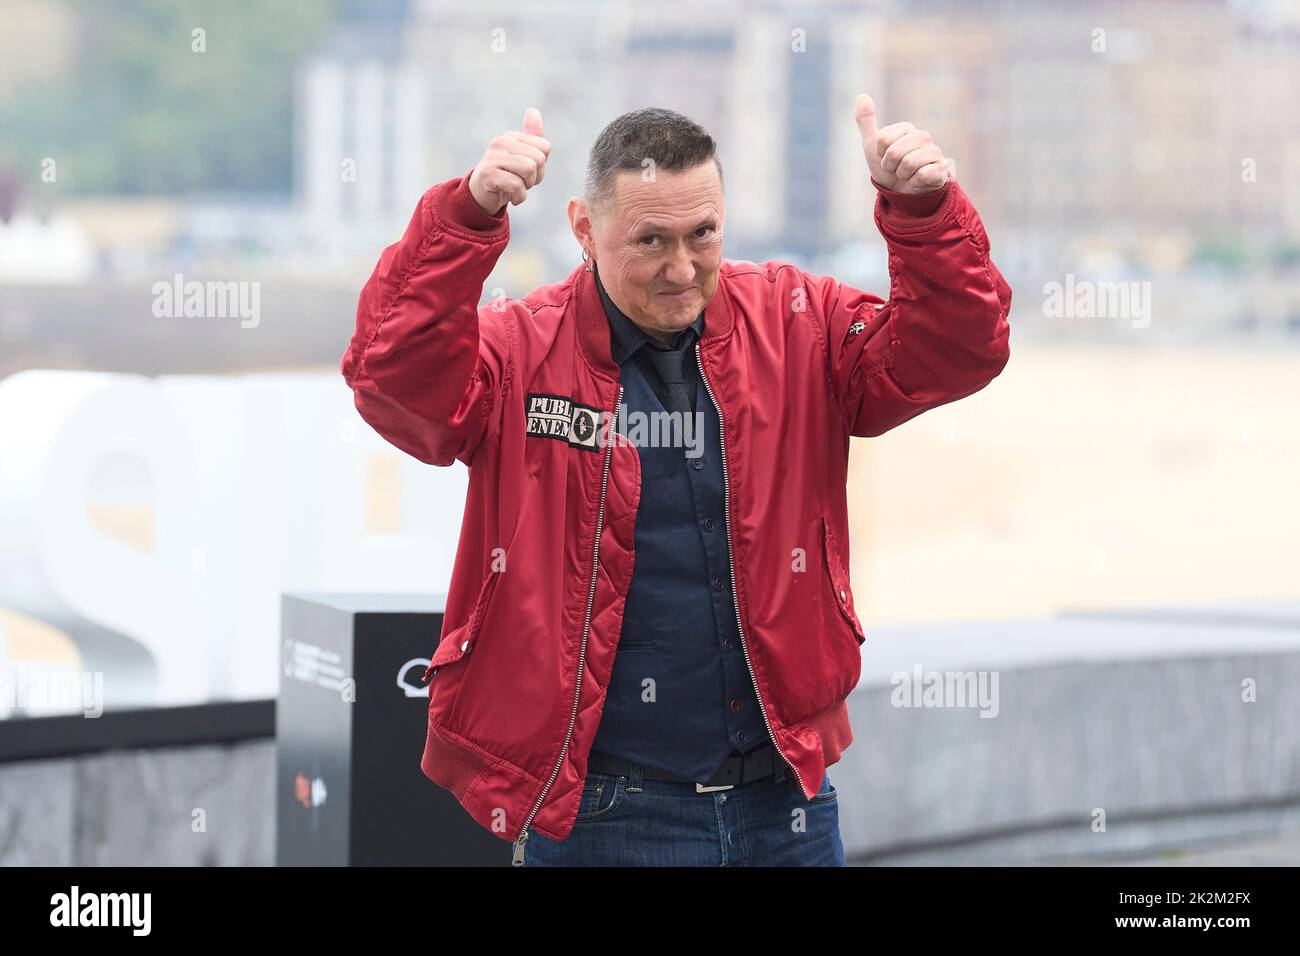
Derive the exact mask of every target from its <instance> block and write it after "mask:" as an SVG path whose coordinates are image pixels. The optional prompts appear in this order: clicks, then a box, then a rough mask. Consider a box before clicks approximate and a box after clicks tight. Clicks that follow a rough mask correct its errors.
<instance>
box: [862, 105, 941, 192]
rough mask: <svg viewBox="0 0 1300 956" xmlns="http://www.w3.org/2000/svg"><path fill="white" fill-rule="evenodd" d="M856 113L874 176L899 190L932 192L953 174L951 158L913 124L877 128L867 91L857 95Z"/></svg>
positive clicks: (896, 190)
mask: <svg viewBox="0 0 1300 956" xmlns="http://www.w3.org/2000/svg"><path fill="white" fill-rule="evenodd" d="M855 114H856V116H857V120H858V132H859V133H860V134H861V135H862V152H863V153H865V154H866V157H867V166H868V168H869V169H870V170H871V178H872V179H874V180H875V181H876V182H878V183H879V184H880V185H881V186H884V187H885V188H886V189H890V190H893V191H894V192H898V193H911V194H920V193H929V192H934V191H935V190H936V189H941V188H942V187H943V185H944V183H946V182H947V181H948V180H949V178H953V179H955V178H956V176H955V175H953V173H952V160H951V159H949V158H947V157H945V156H944V155H943V150H942V149H940V148H939V147H938V146H937V145H936V144H935V142H934V140H932V139H931V138H930V134H929V133H927V132H926V131H925V130H923V129H917V128H916V127H915V126H913V125H912V124H911V123H891V124H890V125H889V126H884V127H881V128H879V129H877V128H876V104H875V102H874V101H873V100H872V99H871V97H870V96H868V95H867V94H866V93H859V94H858V102H857V107H856V109H855Z"/></svg>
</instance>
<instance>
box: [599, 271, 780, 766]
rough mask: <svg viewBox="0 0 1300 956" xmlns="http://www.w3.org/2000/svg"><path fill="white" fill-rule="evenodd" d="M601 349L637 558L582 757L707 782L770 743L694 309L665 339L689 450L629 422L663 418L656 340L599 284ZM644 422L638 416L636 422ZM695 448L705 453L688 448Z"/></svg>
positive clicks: (700, 325)
mask: <svg viewBox="0 0 1300 956" xmlns="http://www.w3.org/2000/svg"><path fill="white" fill-rule="evenodd" d="M596 284H597V287H598V288H599V289H600V294H601V301H602V302H603V303H604V306H605V313H606V315H607V317H608V318H609V322H610V352H611V356H612V357H613V359H614V361H615V362H616V363H618V365H619V367H620V376H619V380H620V382H621V383H622V385H623V406H622V412H621V417H620V423H619V431H620V432H622V433H624V434H627V435H629V436H630V437H631V438H632V439H633V441H634V442H636V446H637V455H638V458H639V459H640V462H641V497H640V502H639V504H638V506H637V515H636V530H635V540H634V548H635V561H634V565H633V574H632V583H631V585H630V587H629V589H628V596H627V601H626V603H625V605H624V612H623V629H622V632H621V634H620V636H619V646H618V653H617V655H616V657H615V659H614V670H613V674H612V675H611V677H610V686H609V690H608V692H607V693H606V696H605V708H604V711H603V713H602V715H601V722H600V727H599V728H598V729H597V732H596V738H595V741H594V743H593V745H592V749H593V750H596V751H601V752H604V753H609V754H614V755H616V756H620V757H625V758H627V759H629V760H634V761H636V762H638V763H642V764H646V765H649V766H653V767H657V768H659V769H661V770H667V771H669V772H670V773H674V774H676V775H678V776H681V777H684V778H686V779H688V780H695V781H697V782H699V783H707V782H708V781H709V779H710V778H711V777H712V776H713V773H714V771H715V770H716V769H717V767H718V765H719V764H720V763H721V762H722V761H723V760H724V759H725V758H726V757H728V756H730V755H732V754H734V753H744V752H746V751H748V750H751V749H753V748H754V747H756V746H758V745H760V744H763V743H769V742H770V741H771V738H770V737H769V736H768V734H767V729H766V727H765V725H764V723H763V716H762V714H761V712H760V711H759V707H758V699H757V698H756V697H755V695H754V686H753V683H752V680H751V678H750V675H749V668H748V666H747V665H746V663H745V657H744V651H743V649H742V647H741V643H740V631H739V627H738V626H737V623H736V606H735V602H734V598H733V594H732V583H731V565H730V557H729V553H728V548H727V529H726V512H725V507H724V489H723V474H722V456H721V452H720V447H721V446H720V429H719V422H718V414H717V409H716V408H715V407H714V405H713V402H712V400H711V399H710V398H709V396H708V393H707V391H706V390H705V388H704V386H703V384H702V383H701V382H700V376H699V369H698V368H697V366H696V363H695V357H694V345H695V341H696V339H697V338H698V337H699V336H700V334H701V333H702V332H703V330H704V315H703V313H701V314H700V316H699V317H698V318H697V319H696V321H695V322H694V324H692V325H691V326H689V327H688V328H685V329H683V330H682V331H680V332H679V333H677V335H676V336H675V337H674V340H673V342H672V343H671V344H672V345H674V346H681V347H684V348H687V349H688V350H689V351H688V353H687V355H686V361H685V362H683V366H682V371H683V379H684V381H685V383H686V386H687V393H688V394H689V395H690V396H691V400H692V403H693V407H694V409H695V413H694V415H693V420H694V422H695V423H698V427H699V429H700V430H702V434H697V435H695V437H694V441H693V443H692V444H693V445H694V448H693V449H691V450H690V452H689V454H688V449H686V448H683V447H681V443H680V442H678V443H677V444H676V445H669V446H663V445H660V446H655V445H654V444H653V443H652V441H651V440H649V439H647V438H646V437H645V434H656V435H658V436H660V437H662V436H663V435H664V434H666V430H656V429H646V430H643V435H642V440H641V441H637V437H638V434H637V428H636V424H635V419H634V417H633V416H634V415H637V414H640V415H642V416H647V415H651V414H654V413H658V414H660V415H663V414H664V413H665V398H664V394H665V391H666V390H665V388H664V385H663V383H662V381H660V380H659V377H658V375H657V373H656V372H655V368H654V366H653V365H652V364H651V363H650V362H649V361H648V360H647V359H646V358H645V351H646V349H648V348H654V347H656V345H655V342H656V340H654V339H653V338H652V337H651V336H650V335H648V334H647V333H646V332H644V331H642V330H641V329H640V328H639V327H637V325H636V324H635V323H634V322H632V320H631V319H629V318H628V317H627V316H626V315H624V314H623V313H622V311H621V310H620V309H619V308H618V307H617V306H616V305H614V303H613V301H612V300H611V299H610V298H609V295H608V293H607V292H606V291H605V289H604V287H603V285H601V283H600V278H599V275H597V276H596ZM643 420H644V419H643ZM701 447H702V449H703V453H702V454H698V455H695V454H694V452H695V451H698V450H699V449H700V448H701Z"/></svg>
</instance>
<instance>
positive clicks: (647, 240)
mask: <svg viewBox="0 0 1300 956" xmlns="http://www.w3.org/2000/svg"><path fill="white" fill-rule="evenodd" d="M658 238H659V237H658V236H642V237H641V244H642V245H645V246H648V245H650V244H651V243H653V242H654V241H655V240H656V239H658Z"/></svg>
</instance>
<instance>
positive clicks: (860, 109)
mask: <svg viewBox="0 0 1300 956" xmlns="http://www.w3.org/2000/svg"><path fill="white" fill-rule="evenodd" d="M853 114H854V116H855V117H856V119H857V121H858V132H859V133H861V134H862V145H863V147H867V146H870V145H871V142H872V140H874V139H875V138H876V103H875V101H874V100H873V99H872V98H871V97H870V96H868V95H867V94H866V93H859V94H858V101H857V105H856V106H855V107H854V111H853Z"/></svg>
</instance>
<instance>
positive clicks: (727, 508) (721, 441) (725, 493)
mask: <svg viewBox="0 0 1300 956" xmlns="http://www.w3.org/2000/svg"><path fill="white" fill-rule="evenodd" d="M695 366H696V367H697V368H698V369H699V370H700V379H701V380H702V381H703V382H704V390H705V391H706V392H708V393H709V400H710V401H711V402H713V407H714V408H715V409H717V411H718V447H719V449H720V450H721V452H722V512H723V517H724V518H725V519H726V526H727V565H728V567H729V568H730V570H731V600H732V602H733V603H734V604H735V606H736V631H737V632H738V633H739V634H740V649H741V651H743V652H744V654H745V666H746V667H747V668H749V679H750V681H751V682H752V683H753V684H754V696H755V697H756V698H758V712H759V713H760V714H762V715H763V725H764V726H765V727H767V735H768V736H769V737H771V738H772V748H773V749H774V750H775V751H776V752H777V753H778V754H780V755H781V759H782V760H784V761H785V762H786V765H787V766H788V767H789V768H790V771H791V772H792V773H793V774H794V779H795V780H796V781H798V783H799V789H800V790H802V789H803V778H802V777H800V776H799V771H798V770H797V769H795V765H794V764H792V763H790V761H789V760H788V759H787V758H786V755H785V753H783V752H782V750H781V745H780V744H778V743H777V742H776V734H774V733H772V724H771V722H770V721H769V720H768V719H767V708H766V707H764V706H763V695H762V694H761V693H759V690H758V680H757V678H755V677H754V667H753V665H752V664H750V662H749V648H748V647H747V646H746V645H745V626H744V625H743V624H741V623H740V595H738V594H737V593H736V558H735V554H734V552H733V551H732V547H731V483H730V481H729V479H728V478H727V429H726V423H725V422H723V420H722V406H721V405H719V404H718V399H717V397H716V396H715V395H714V394H713V386H711V385H710V384H709V377H708V376H707V375H705V374H704V362H703V361H702V360H701V359H700V343H699V340H698V339H697V340H696V342H695Z"/></svg>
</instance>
